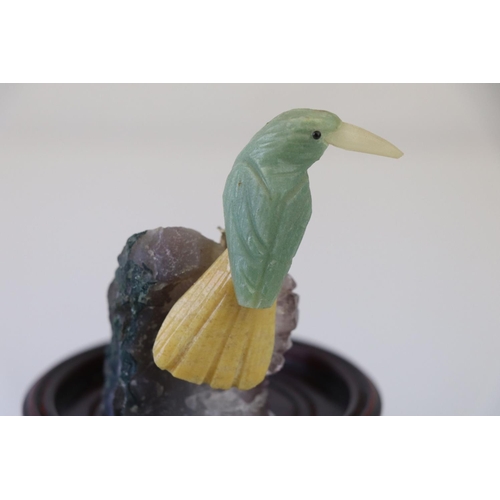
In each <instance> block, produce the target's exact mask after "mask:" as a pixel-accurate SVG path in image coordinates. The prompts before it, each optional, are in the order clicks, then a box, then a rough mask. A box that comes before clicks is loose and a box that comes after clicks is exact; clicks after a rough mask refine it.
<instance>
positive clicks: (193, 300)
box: [153, 250, 276, 390]
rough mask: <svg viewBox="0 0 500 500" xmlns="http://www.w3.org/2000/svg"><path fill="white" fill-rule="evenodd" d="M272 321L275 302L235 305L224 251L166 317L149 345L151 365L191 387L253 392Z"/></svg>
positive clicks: (267, 355)
mask: <svg viewBox="0 0 500 500" xmlns="http://www.w3.org/2000/svg"><path fill="white" fill-rule="evenodd" d="M275 317H276V303H274V305H273V307H270V308H268V309H249V308H246V307H242V306H240V305H239V304H238V301H237V300H236V295H235V293H234V287H233V280H232V279H231V271H230V268H229V258H228V253H227V250H226V251H225V252H224V253H223V254H222V255H221V256H220V257H219V258H218V259H217V260H216V261H215V262H214V263H213V264H212V266H211V267H210V268H209V269H208V270H207V271H206V272H205V274H203V276H202V277H201V278H200V279H199V280H198V281H197V282H196V283H195V284H194V285H193V286H192V287H191V288H190V289H189V290H188V291H187V292H186V293H185V294H184V295H183V296H182V297H181V298H180V300H179V301H177V303H176V304H175V305H174V307H173V308H172V310H171V311H170V312H169V313H168V315H167V317H166V318H165V321H164V322H163V325H162V326H161V328H160V331H159V332H158V335H157V337H156V341H155V345H154V347H153V357H154V360H155V363H156V365H157V366H158V367H159V368H161V369H162V370H168V371H169V372H170V373H171V374H172V375H173V376H174V377H177V378H180V379H183V380H187V381H188V382H193V383H195V384H203V383H206V384H210V386H211V387H213V388H214V389H229V388H230V387H237V388H238V389H242V390H248V389H251V388H252V387H255V386H256V385H257V384H259V383H260V382H262V381H263V380H264V377H265V376H266V372H267V369H268V368H269V364H270V363H271V356H272V353H273V347H274V329H275V321H276V319H275Z"/></svg>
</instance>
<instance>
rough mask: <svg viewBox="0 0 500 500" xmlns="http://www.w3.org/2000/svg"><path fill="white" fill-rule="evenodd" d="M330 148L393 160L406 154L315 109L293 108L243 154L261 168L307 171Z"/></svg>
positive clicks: (269, 126)
mask: <svg viewBox="0 0 500 500" xmlns="http://www.w3.org/2000/svg"><path fill="white" fill-rule="evenodd" d="M329 145H332V146H336V147H338V148H342V149H348V150H350V151H358V152H361V153H370V154H375V155H381V156H388V157H390V158H400V157H401V156H402V155H403V153H402V152H401V151H400V150H399V149H398V148H397V147H396V146H393V145H392V144H391V143H390V142H388V141H386V140H385V139H382V138H381V137H378V136H377V135H375V134H372V133H371V132H368V131H367V130H364V129H362V128H359V127H356V126H354V125H350V124H349V123H345V122H343V121H342V120H341V119H340V118H339V117H338V116H337V115H334V114H333V113H330V112H328V111H320V110H316V109H292V110H290V111H286V112H285V113H282V114H280V115H278V116H277V117H276V118H274V119H273V120H271V121H270V122H268V123H267V124H266V125H265V126H264V127H263V128H262V129H261V130H260V131H259V132H257V134H256V135H255V136H254V137H253V138H252V140H251V141H250V143H249V144H248V146H247V147H246V148H245V149H244V150H243V151H242V153H246V154H249V155H250V156H251V157H253V159H254V160H256V161H257V163H259V164H261V165H263V164H267V165H280V164H283V165H284V164H287V165H296V166H297V167H298V168H300V167H302V168H303V169H307V168H309V167H310V166H311V165H312V164H313V163H314V162H316V161H317V160H319V159H320V158H321V156H322V155H323V153H324V152H325V150H326V148H327V147H328V146H329Z"/></svg>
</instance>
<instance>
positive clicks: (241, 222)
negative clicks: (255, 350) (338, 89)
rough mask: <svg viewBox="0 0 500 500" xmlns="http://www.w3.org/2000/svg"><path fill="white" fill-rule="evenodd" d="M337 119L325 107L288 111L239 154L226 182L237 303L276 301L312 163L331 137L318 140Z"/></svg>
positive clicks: (299, 231) (294, 245) (304, 217)
mask: <svg viewBox="0 0 500 500" xmlns="http://www.w3.org/2000/svg"><path fill="white" fill-rule="evenodd" d="M340 123H341V121H340V119H339V118H338V117H337V116H336V115H334V114H332V113H328V112H327V111H317V110H309V109H295V110H291V111H287V112H286V113H283V114H281V115H279V116H277V117H276V118H274V119H273V120H272V121H270V122H269V123H267V125H266V126H265V127H264V128H262V129H261V130H260V131H259V132H258V133H257V134H256V135H255V136H254V137H253V138H252V140H251V141H250V143H249V144H248V145H247V146H246V147H245V148H244V149H243V151H242V152H241V153H240V154H239V155H238V157H237V158H236V161H235V163H234V166H233V169H232V170H231V173H230V174H229V177H228V179H227V182H226V187H225V189H224V218H225V229H226V237H227V246H228V251H229V260H230V265H231V274H232V278H233V282H234V287H235V291H236V296H237V299H238V302H239V304H240V305H242V306H244V307H251V308H267V307H271V306H272V305H273V303H274V301H275V300H276V297H277V296H278V293H279V291H280V289H281V285H282V282H283V279H284V277H285V276H286V274H287V272H288V270H289V269H290V266H291V264H292V259H293V257H294V256H295V253H296V252H297V249H298V247H299V245H300V242H301V240H302V237H303V235H304V231H305V229H306V227H307V224H308V222H309V219H310V217H311V211H312V204H311V193H310V189H309V178H308V174H307V169H308V168H309V167H310V166H311V165H312V164H313V163H314V162H316V161H317V160H319V159H320V158H321V156H322V155H323V153H324V151H325V149H326V148H327V146H328V144H327V143H326V142H325V141H324V140H322V139H319V140H316V139H314V137H313V136H312V134H313V132H314V131H321V133H322V134H324V133H327V132H330V131H333V130H335V129H336V128H337V127H338V126H339V124H340Z"/></svg>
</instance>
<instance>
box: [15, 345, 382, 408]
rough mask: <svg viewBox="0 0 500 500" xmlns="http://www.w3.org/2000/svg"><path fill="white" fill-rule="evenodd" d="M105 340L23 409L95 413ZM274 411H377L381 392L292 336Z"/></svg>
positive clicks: (276, 382) (274, 392) (274, 385)
mask: <svg viewBox="0 0 500 500" xmlns="http://www.w3.org/2000/svg"><path fill="white" fill-rule="evenodd" d="M104 349H105V346H100V347H96V348H94V349H90V350H88V351H84V352H82V353H81V354H78V355H76V356H73V357H71V358H69V359H67V360H66V361H64V362H62V363H60V364H59V365H57V366H55V367H54V368H52V370H50V371H49V372H48V373H47V374H45V375H44V376H43V377H42V378H40V379H39V380H38V382H36V384H35V385H34V386H33V387H32V388H31V390H30V391H29V393H28V395H27V396H26V399H25V401H24V406H23V414H24V415H32V416H34V415H37V416H49V415H50V416H54V415H55V416H57V415H60V416H65V415H99V407H100V401H101V391H102V385H103V363H104ZM269 381H270V389H269V404H268V406H269V409H270V411H271V412H272V414H274V415H278V416H285V415H380V412H381V401H380V396H379V393H378V391H377V389H376V388H375V386H374V385H373V383H372V382H371V381H370V379H368V378H367V377H366V376H365V375H364V374H363V373H362V372H360V371H359V370H358V369H357V368H356V367H355V366H353V365H352V364H351V363H349V362H348V361H346V360H345V359H343V358H341V357H339V356H336V355H335V354H333V353H330V352H328V351H325V350H323V349H319V348H317V347H313V346H311V345H309V344H305V343H302V342H294V345H293V347H292V349H290V351H288V353H287V354H286V363H285V366H284V367H283V369H282V370H281V371H280V372H279V373H277V374H276V375H273V376H271V377H269Z"/></svg>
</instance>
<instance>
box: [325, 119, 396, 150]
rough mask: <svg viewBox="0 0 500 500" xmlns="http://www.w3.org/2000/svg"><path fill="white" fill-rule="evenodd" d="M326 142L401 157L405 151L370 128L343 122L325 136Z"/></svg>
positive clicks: (349, 148)
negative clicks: (369, 129)
mask: <svg viewBox="0 0 500 500" xmlns="http://www.w3.org/2000/svg"><path fill="white" fill-rule="evenodd" d="M325 140H326V142H328V144H331V145H332V146H336V147H338V148H342V149H348V150H349V151H358V152H359V153H369V154H372V155H380V156H388V157H389V158H401V157H402V156H403V152H402V151H400V150H399V149H398V148H397V147H396V146H394V145H393V144H391V143H390V142H389V141H386V140H385V139H382V137H379V136H378V135H375V134H372V133H371V132H368V130H365V129H362V128H360V127H356V126H355V125H351V124H349V123H344V122H342V123H341V124H340V126H339V127H338V128H337V130H335V132H331V133H330V134H328V135H327V136H326V137H325Z"/></svg>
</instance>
